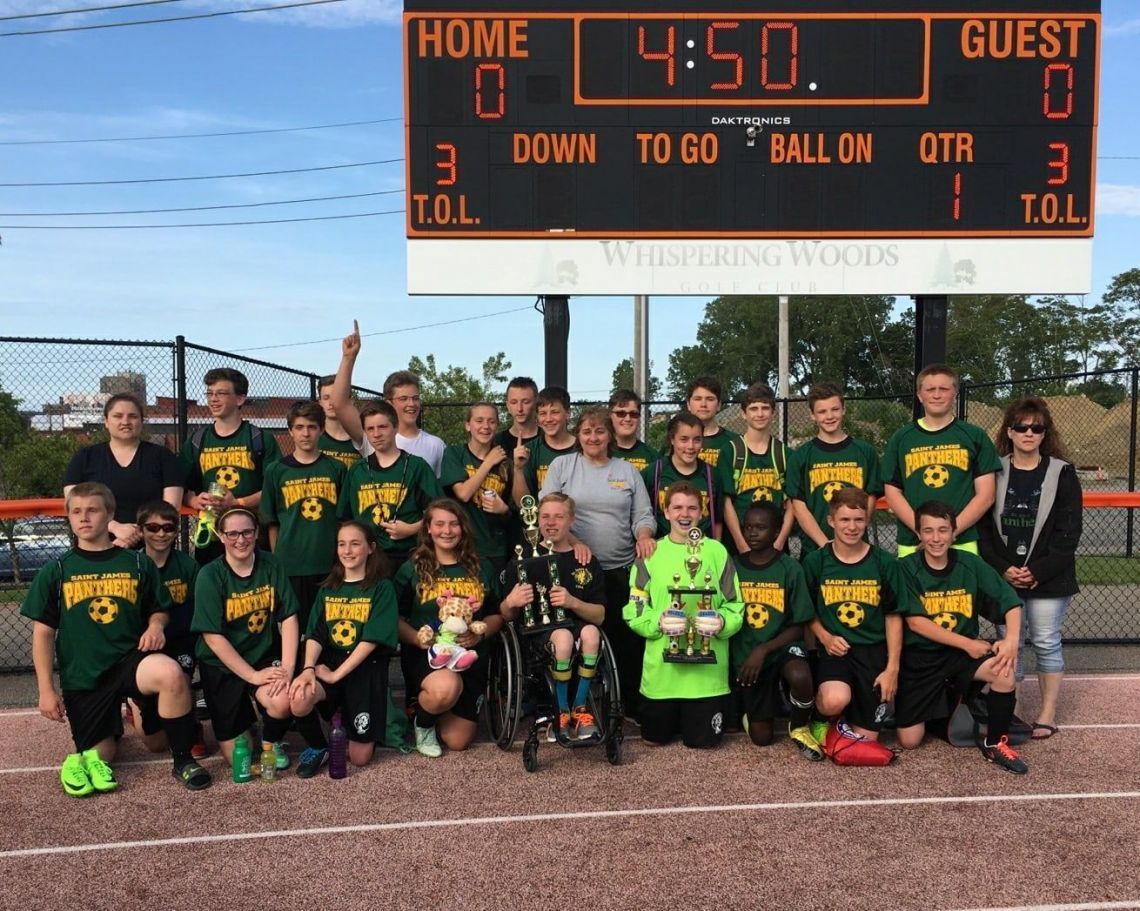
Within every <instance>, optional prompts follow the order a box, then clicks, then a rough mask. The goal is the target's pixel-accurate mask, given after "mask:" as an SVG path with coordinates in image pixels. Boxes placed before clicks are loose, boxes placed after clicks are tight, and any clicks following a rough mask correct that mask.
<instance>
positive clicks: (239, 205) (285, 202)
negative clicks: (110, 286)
mask: <svg viewBox="0 0 1140 911" xmlns="http://www.w3.org/2000/svg"><path fill="white" fill-rule="evenodd" d="M403 192H404V190H403V188H402V187H401V188H400V189H399V190H377V191H376V192H374V193H347V194H345V195H342V196H309V197H307V198H305V199H277V200H273V201H271V202H235V203H229V204H227V205H216V206H184V207H181V208H177V209H104V210H101V211H97V212H0V218H65V217H69V216H88V215H157V214H159V213H164V212H210V211H213V210H215V209H256V208H259V207H261V206H291V205H294V204H296V203H302V202H329V201H331V200H334V199H364V198H365V197H367V196H391V195H392V194H393V193H403Z"/></svg>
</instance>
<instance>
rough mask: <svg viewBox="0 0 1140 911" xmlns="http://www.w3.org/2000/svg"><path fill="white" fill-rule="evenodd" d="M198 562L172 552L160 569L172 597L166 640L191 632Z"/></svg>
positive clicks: (181, 552)
mask: <svg viewBox="0 0 1140 911" xmlns="http://www.w3.org/2000/svg"><path fill="white" fill-rule="evenodd" d="M198 569H199V566H198V564H197V562H196V561H195V560H194V558H193V557H191V556H190V555H189V554H187V553H185V552H183V551H181V550H172V551H171V552H170V553H169V554H168V555H167V557H166V565H165V566H160V567H159V568H158V575H159V578H160V579H162V584H163V585H165V586H166V592H167V594H169V595H170V601H171V607H170V621H169V622H168V623H167V624H166V638H167V639H169V638H170V637H171V636H184V635H186V634H187V633H188V632H190V621H191V619H193V617H194V583H196V582H197V581H198Z"/></svg>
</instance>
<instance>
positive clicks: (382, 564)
mask: <svg viewBox="0 0 1140 911" xmlns="http://www.w3.org/2000/svg"><path fill="white" fill-rule="evenodd" d="M346 528H355V529H356V530H358V531H359V532H361V534H363V535H364V540H365V541H366V542H368V546H369V547H371V548H372V549H371V550H370V551H369V553H368V559H367V560H366V561H365V563H364V578H363V579H361V580H360V582H359V583H358V584H359V585H360V586H361V588H372V586H373V585H375V584H376V583H377V582H379V581H380V580H381V579H386V578H388V572H389V569H388V557H387V556H386V555H385V554H384V551H382V550H381V549H380V545H379V543H378V542H377V540H376V532H374V531H373V530H372V529H371V527H369V526H368V525H365V524H364V523H363V522H357V521H356V520H355V519H349V520H348V521H346V522H341V523H340V528H338V529H337V530H336V534H337V538H339V537H340V533H341V532H342V531H344V530H345V529H346ZM342 585H344V566H343V565H342V564H341V562H340V560H336V559H334V560H333V565H332V569H330V570H329V574H328V575H327V576H326V577H325V578H324V579H323V580H321V588H332V589H337V588H340V587H341V586H342Z"/></svg>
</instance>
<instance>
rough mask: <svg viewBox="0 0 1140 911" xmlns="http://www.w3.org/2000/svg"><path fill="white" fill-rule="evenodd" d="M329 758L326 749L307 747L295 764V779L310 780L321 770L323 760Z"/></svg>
mask: <svg viewBox="0 0 1140 911" xmlns="http://www.w3.org/2000/svg"><path fill="white" fill-rule="evenodd" d="M328 758H329V750H328V747H309V748H308V749H306V750H305V751H304V752H303V753H302V754H301V758H300V760H299V761H298V762H297V777H298V778H312V777H313V776H314V775H316V774H317V772H319V771H320V770H321V766H323V765H324V764H325V760H326V759H328Z"/></svg>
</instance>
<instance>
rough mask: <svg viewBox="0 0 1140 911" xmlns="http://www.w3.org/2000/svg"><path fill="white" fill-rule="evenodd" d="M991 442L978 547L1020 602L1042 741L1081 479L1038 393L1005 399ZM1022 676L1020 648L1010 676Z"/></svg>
mask: <svg viewBox="0 0 1140 911" xmlns="http://www.w3.org/2000/svg"><path fill="white" fill-rule="evenodd" d="M994 442H995V443H996V445H997V451H998V454H999V455H1000V456H1001V463H1002V470H1001V473H1000V474H999V475H998V478H997V495H996V497H995V500H994V505H993V508H992V509H991V511H990V515H989V520H988V521H985V520H983V521H981V522H979V523H978V533H979V548H980V553H981V555H982V557H983V558H984V559H985V560H986V562H988V563H989V564H990V565H991V566H993V567H994V568H995V569H996V570H997V571H998V572H1000V573H1001V574H1002V576H1003V577H1004V578H1005V580H1006V581H1007V582H1009V584H1010V585H1012V586H1013V587H1014V588H1015V589H1017V593H1018V595H1020V596H1021V598H1022V601H1023V603H1024V605H1025V617H1026V618H1027V622H1026V623H1025V624H1024V625H1023V627H1022V629H1023V632H1022V637H1023V638H1022V648H1024V644H1025V637H1026V635H1028V639H1029V642H1030V644H1031V645H1032V646H1033V651H1034V654H1035V655H1036V656H1037V680H1038V684H1039V686H1040V687H1041V709H1040V712H1039V713H1038V715H1037V722H1036V723H1035V724H1034V725H1033V736H1034V738H1035V739H1039V740H1041V739H1044V738H1046V737H1052V736H1053V735H1054V734H1055V733H1057V725H1056V716H1057V697H1058V695H1059V694H1060V691H1061V678H1062V676H1063V673H1064V670H1065V662H1064V656H1063V654H1062V651H1061V626H1062V624H1063V623H1064V622H1065V613H1066V612H1067V611H1068V609H1069V602H1070V601H1071V600H1072V597H1073V595H1075V594H1076V593H1077V590H1078V589H1077V560H1076V552H1077V543H1078V542H1079V541H1080V537H1081V484H1080V481H1079V480H1078V479H1077V472H1076V470H1075V469H1074V468H1073V466H1072V465H1071V464H1069V462H1067V461H1066V460H1065V458H1064V449H1063V447H1062V445H1061V438H1060V435H1059V434H1058V432H1057V429H1056V427H1054V425H1053V417H1052V415H1051V414H1050V413H1049V406H1048V404H1046V402H1045V401H1044V400H1043V399H1040V398H1037V397H1036V396H1027V397H1025V398H1022V399H1019V400H1018V401H1016V402H1014V403H1013V404H1011V405H1010V406H1009V407H1008V408H1007V409H1006V411H1005V416H1004V417H1003V419H1002V423H1001V429H1000V430H998V433H997V438H996V440H995V441H994ZM1023 676H1024V669H1023V667H1022V661H1021V653H1020V652H1019V654H1018V661H1017V679H1018V680H1021V679H1022V677H1023Z"/></svg>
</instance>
